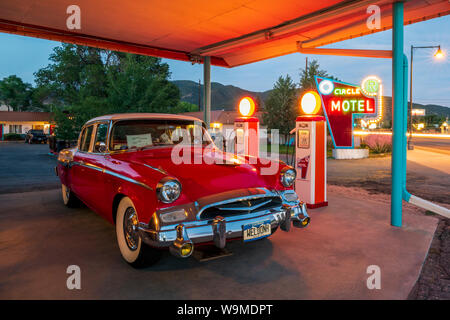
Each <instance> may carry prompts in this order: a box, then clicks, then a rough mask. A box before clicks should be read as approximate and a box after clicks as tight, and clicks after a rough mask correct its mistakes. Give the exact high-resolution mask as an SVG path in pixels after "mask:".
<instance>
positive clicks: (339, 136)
mask: <svg viewBox="0 0 450 320" xmlns="http://www.w3.org/2000/svg"><path fill="white" fill-rule="evenodd" d="M315 79H316V86H317V89H318V91H319V95H320V98H321V100H322V106H323V111H324V114H325V117H326V118H327V122H328V127H329V129H330V133H331V138H332V140H333V144H334V147H335V148H353V147H354V144H353V122H354V119H355V118H361V119H362V120H363V121H364V123H376V122H378V121H379V120H380V119H381V115H382V110H381V107H382V101H381V94H382V93H381V82H380V80H378V79H377V78H376V77H367V78H366V79H364V80H363V82H362V84H361V86H357V85H353V84H349V83H345V82H340V81H336V80H333V79H326V78H321V77H315Z"/></svg>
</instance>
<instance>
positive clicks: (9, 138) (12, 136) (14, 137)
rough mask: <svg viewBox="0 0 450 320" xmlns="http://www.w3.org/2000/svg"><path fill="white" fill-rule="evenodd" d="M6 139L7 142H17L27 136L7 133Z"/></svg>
mask: <svg viewBox="0 0 450 320" xmlns="http://www.w3.org/2000/svg"><path fill="white" fill-rule="evenodd" d="M4 139H5V140H7V141H17V140H24V139H25V136H24V135H23V134H18V133H5V135H4Z"/></svg>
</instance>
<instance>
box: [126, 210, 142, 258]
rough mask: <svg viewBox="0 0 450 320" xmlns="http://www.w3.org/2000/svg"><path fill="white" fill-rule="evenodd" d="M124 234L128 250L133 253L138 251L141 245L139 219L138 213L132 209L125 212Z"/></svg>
mask: <svg viewBox="0 0 450 320" xmlns="http://www.w3.org/2000/svg"><path fill="white" fill-rule="evenodd" d="M123 233H124V235H125V241H126V242H127V246H128V248H130V250H133V251H134V250H136V249H137V247H138V243H139V233H138V217H137V214H136V211H134V209H133V208H132V207H130V208H128V209H127V211H125V216H124V218H123Z"/></svg>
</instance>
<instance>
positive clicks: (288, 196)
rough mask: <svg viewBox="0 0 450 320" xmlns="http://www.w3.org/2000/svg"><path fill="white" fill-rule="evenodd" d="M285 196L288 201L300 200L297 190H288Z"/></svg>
mask: <svg viewBox="0 0 450 320" xmlns="http://www.w3.org/2000/svg"><path fill="white" fill-rule="evenodd" d="M283 197H284V199H285V200H286V201H287V202H294V201H298V197H297V193H295V191H286V192H284V194H283Z"/></svg>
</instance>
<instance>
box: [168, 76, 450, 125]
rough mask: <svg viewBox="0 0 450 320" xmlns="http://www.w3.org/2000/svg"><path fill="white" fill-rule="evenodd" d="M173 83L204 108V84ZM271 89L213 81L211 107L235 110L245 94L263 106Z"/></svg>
mask: <svg viewBox="0 0 450 320" xmlns="http://www.w3.org/2000/svg"><path fill="white" fill-rule="evenodd" d="M173 83H174V84H175V85H176V86H177V87H178V88H179V89H180V92H181V100H182V101H187V102H190V103H193V104H196V105H198V103H199V94H200V95H201V97H200V98H201V99H200V102H201V105H202V109H201V110H203V86H201V87H200V91H199V85H198V83H197V82H194V81H190V80H177V81H173ZM270 91H271V90H267V91H264V92H253V91H248V90H244V89H242V88H239V87H235V86H231V85H227V86H225V85H223V84H221V83H218V82H212V83H211V109H212V110H235V109H236V105H237V103H238V101H239V99H240V98H241V97H243V96H245V95H251V96H253V97H257V98H258V99H259V100H260V103H261V106H263V104H264V101H265V100H266V99H267V96H268V95H269V93H270ZM383 106H384V112H383V120H384V121H390V120H391V116H392V98H391V97H383ZM413 108H414V109H425V110H426V114H436V115H439V116H445V117H449V118H450V108H448V107H444V106H440V105H432V104H428V105H422V104H419V103H414V104H413Z"/></svg>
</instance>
